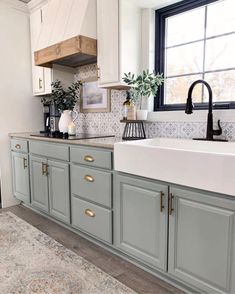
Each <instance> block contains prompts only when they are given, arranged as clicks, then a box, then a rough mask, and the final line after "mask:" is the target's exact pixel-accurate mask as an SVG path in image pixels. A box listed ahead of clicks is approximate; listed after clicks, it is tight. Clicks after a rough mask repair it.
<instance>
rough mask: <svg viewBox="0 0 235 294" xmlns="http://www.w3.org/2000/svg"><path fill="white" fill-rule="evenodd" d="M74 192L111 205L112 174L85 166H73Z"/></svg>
mask: <svg viewBox="0 0 235 294" xmlns="http://www.w3.org/2000/svg"><path fill="white" fill-rule="evenodd" d="M71 191H72V194H74V195H77V196H80V197H81V198H85V199H88V200H91V201H93V202H96V203H98V204H101V205H104V206H107V207H111V205H112V203H111V196H112V174H111V173H110V172H105V171H99V170H96V169H92V168H85V167H83V166H78V165H72V166H71Z"/></svg>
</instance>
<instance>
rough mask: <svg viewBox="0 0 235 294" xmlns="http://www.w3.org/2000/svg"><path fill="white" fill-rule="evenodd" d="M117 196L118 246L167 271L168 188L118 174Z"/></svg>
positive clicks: (115, 242)
mask: <svg viewBox="0 0 235 294" xmlns="http://www.w3.org/2000/svg"><path fill="white" fill-rule="evenodd" d="M114 193H115V194H114V244H115V246H116V247H118V248H119V249H120V250H122V251H123V252H125V253H127V254H129V255H131V256H133V257H136V258H137V259H139V260H141V261H143V262H145V263H147V264H149V265H151V266H153V267H156V268H160V269H163V270H166V263H167V220H168V204H167V203H168V186H166V185H161V184H157V183H155V182H153V181H150V180H142V179H139V178H137V177H132V176H126V175H116V178H115V192H114Z"/></svg>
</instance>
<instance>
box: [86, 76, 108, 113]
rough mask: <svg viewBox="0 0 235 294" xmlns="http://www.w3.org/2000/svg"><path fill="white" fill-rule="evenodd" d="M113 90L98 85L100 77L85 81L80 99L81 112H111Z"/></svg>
mask: <svg viewBox="0 0 235 294" xmlns="http://www.w3.org/2000/svg"><path fill="white" fill-rule="evenodd" d="M110 100H111V90H110V89H102V88H99V87H98V79H97V77H96V78H90V79H86V80H84V81H83V86H82V89H81V99H80V111H81V112H110V111H111V103H110Z"/></svg>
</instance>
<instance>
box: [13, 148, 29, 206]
mask: <svg viewBox="0 0 235 294" xmlns="http://www.w3.org/2000/svg"><path fill="white" fill-rule="evenodd" d="M11 157H12V179H13V193H14V196H15V197H16V198H17V199H19V200H20V201H23V202H26V203H30V188H29V166H28V154H24V153H19V152H12V153H11Z"/></svg>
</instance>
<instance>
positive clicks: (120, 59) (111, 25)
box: [97, 0, 142, 88]
mask: <svg viewBox="0 0 235 294" xmlns="http://www.w3.org/2000/svg"><path fill="white" fill-rule="evenodd" d="M141 16H142V10H141V8H140V7H138V6H137V5H136V4H135V3H133V2H132V1H128V0H98V1H97V39H98V62H97V63H98V76H99V86H100V87H104V88H124V87H125V84H124V83H123V81H122V77H123V74H124V73H125V72H129V71H130V72H133V73H139V72H140V70H141V35H142V33H141V31H142V30H141Z"/></svg>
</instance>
